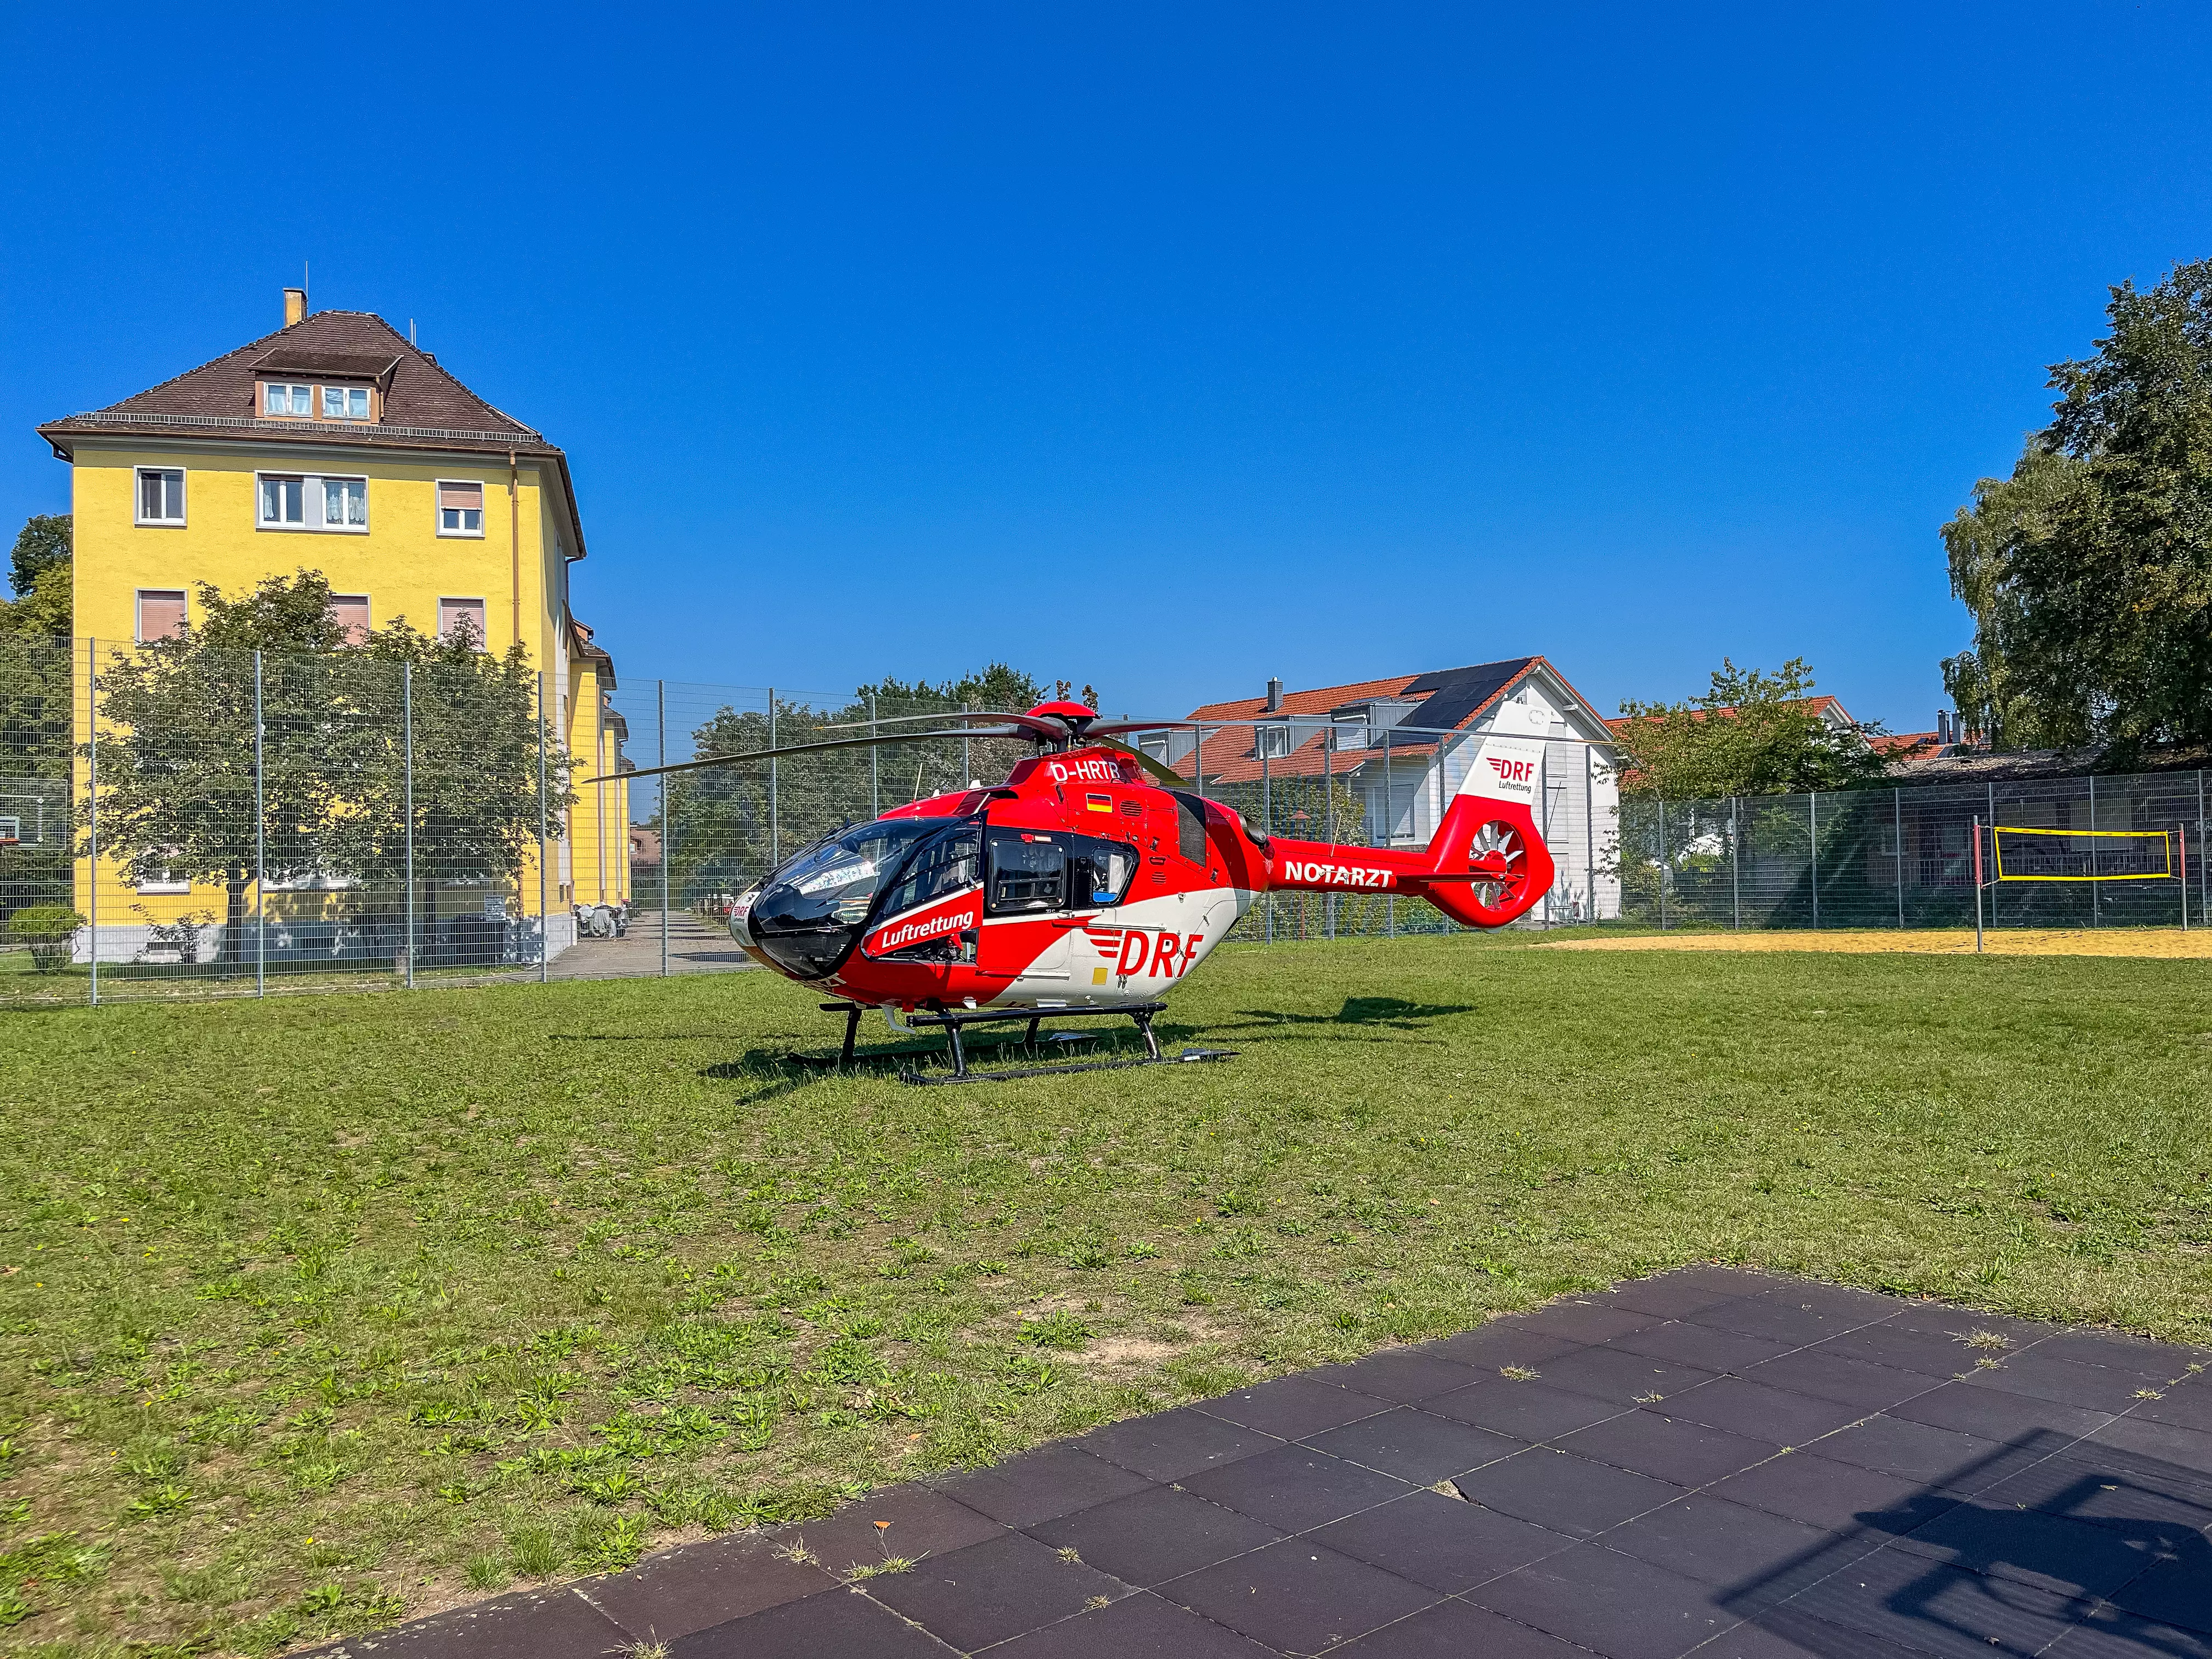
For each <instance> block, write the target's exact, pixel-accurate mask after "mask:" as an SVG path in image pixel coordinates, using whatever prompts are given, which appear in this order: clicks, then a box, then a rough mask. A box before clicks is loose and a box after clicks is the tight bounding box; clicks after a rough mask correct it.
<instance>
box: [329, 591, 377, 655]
mask: <svg viewBox="0 0 2212 1659" xmlns="http://www.w3.org/2000/svg"><path fill="white" fill-rule="evenodd" d="M331 617H332V619H333V620H335V621H336V622H337V624H338V626H339V627H341V628H343V629H345V641H346V643H347V644H348V645H359V644H361V643H362V642H363V641H366V640H367V639H368V594H366V593H333V594H331Z"/></svg>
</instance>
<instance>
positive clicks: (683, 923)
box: [546, 910, 757, 979]
mask: <svg viewBox="0 0 2212 1659" xmlns="http://www.w3.org/2000/svg"><path fill="white" fill-rule="evenodd" d="M756 965H757V964H756V963H754V961H753V959H752V958H751V957H749V956H747V955H746V954H745V953H744V951H740V950H739V949H738V947H737V945H735V944H734V943H733V942H732V940H731V938H730V935H729V932H728V930H727V929H726V928H725V927H723V926H722V925H721V924H720V922H719V921H706V920H703V919H702V918H701V917H699V916H698V915H695V914H693V913H692V912H691V911H690V910H671V911H670V912H669V913H668V971H669V972H670V973H671V974H707V973H727V972H729V971H730V970H732V969H738V968H751V967H754V966H756ZM659 971H660V912H659V911H658V910H639V911H636V912H635V913H633V914H632V915H631V916H630V919H629V932H628V933H624V934H623V936H622V937H621V938H620V939H578V940H577V941H576V942H575V943H574V945H570V946H569V947H568V949H567V950H565V951H562V952H561V954H560V955H559V956H557V957H554V958H553V963H552V966H551V968H550V969H548V971H547V973H546V977H547V978H548V979H624V978H629V977H631V976H633V975H653V974H658V973H659Z"/></svg>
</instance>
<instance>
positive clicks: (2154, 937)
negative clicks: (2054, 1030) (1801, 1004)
mask: <svg viewBox="0 0 2212 1659" xmlns="http://www.w3.org/2000/svg"><path fill="white" fill-rule="evenodd" d="M1538 948H1539V949H1541V950H1547V951H1843V952H1845V953H1848V954H1852V955H1873V954H1894V953H1904V954H1908V955H1913V956H1960V955H1964V956H1972V955H1973V953H1974V934H1973V930H1972V928H1964V929H1959V930H1955V931H1954V930H1951V929H1943V928H1929V929H1925V930H1917V931H1913V930H1908V931H1905V932H1901V933H1900V932H1894V931H1892V932H1884V931H1882V930H1881V929H1878V928H1866V929H1860V930H1850V931H1846V930H1843V929H1838V930H1836V931H1834V932H1832V933H1831V932H1822V933H1809V932H1808V933H1759V932H1747V933H1636V934H1631V935H1626V936H1624V937H1623V938H1620V939H1555V940H1553V941H1550V942H1549V943H1547V944H1545V945H1541V946H1539V947H1538ZM1982 949H1983V951H1984V952H1985V953H1986V954H1988V955H1990V956H1997V957H2212V928H2208V927H2192V928H2191V929H2189V930H2188V931H2187V932H2183V931H2182V930H2181V929H2180V928H2179V927H2008V928H2005V929H2003V930H2002V931H2000V930H1998V929H1996V928H1991V929H1990V931H1989V932H1988V933H1985V934H1984V935H1983V942H1982Z"/></svg>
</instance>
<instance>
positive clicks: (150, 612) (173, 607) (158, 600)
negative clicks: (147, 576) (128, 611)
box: [138, 588, 185, 644]
mask: <svg viewBox="0 0 2212 1659" xmlns="http://www.w3.org/2000/svg"><path fill="white" fill-rule="evenodd" d="M184 626H185V596H184V595H183V594H182V593H180V592H154V591H150V590H148V589H145V588H141V589H140V590H139V592H138V639H139V642H140V643H141V644H149V643H151V642H152V641H155V640H167V639H173V638H175V637H176V635H179V634H180V633H182V632H183V631H184Z"/></svg>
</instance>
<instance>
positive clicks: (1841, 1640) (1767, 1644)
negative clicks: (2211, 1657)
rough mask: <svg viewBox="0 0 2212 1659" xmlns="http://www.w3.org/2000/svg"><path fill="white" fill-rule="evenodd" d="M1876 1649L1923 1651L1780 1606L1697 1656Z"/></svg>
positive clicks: (1850, 1657) (1768, 1657)
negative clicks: (1876, 1641) (1874, 1645)
mask: <svg viewBox="0 0 2212 1659" xmlns="http://www.w3.org/2000/svg"><path fill="white" fill-rule="evenodd" d="M1875 1651H1881V1652H1886V1653H1889V1654H1894V1655H1897V1656H1899V1659H1908V1656H1917V1654H1918V1653H1919V1652H1920V1651H1921V1650H1918V1649H1911V1648H1904V1647H1891V1648H1887V1649H1884V1650H1869V1647H1868V1645H1867V1639H1866V1638H1865V1636H1863V1634H1861V1633H1860V1632H1857V1631H1855V1630H1847V1629H1845V1628H1844V1626H1841V1625H1831V1624H1829V1623H1828V1622H1827V1621H1826V1620H1821V1619H1814V1618H1811V1617H1808V1615H1806V1614H1804V1613H1794V1612H1792V1611H1791V1610H1790V1609H1789V1608H1788V1607H1777V1608H1774V1609H1773V1610H1772V1611H1771V1612H1768V1613H1760V1614H1759V1615H1757V1616H1756V1617H1754V1618H1753V1619H1752V1620H1749V1621H1748V1622H1747V1623H1744V1624H1741V1625H1738V1626H1736V1627H1735V1629H1734V1630H1731V1631H1726V1632H1723V1633H1722V1634H1721V1635H1719V1636H1717V1637H1715V1638H1713V1639H1712V1641H1711V1643H1709V1644H1707V1645H1705V1646H1704V1647H1702V1648H1699V1650H1698V1659H1870V1655H1871V1654H1872V1653H1873V1652H1875ZM2137 1659H2142V1656H2137Z"/></svg>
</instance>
